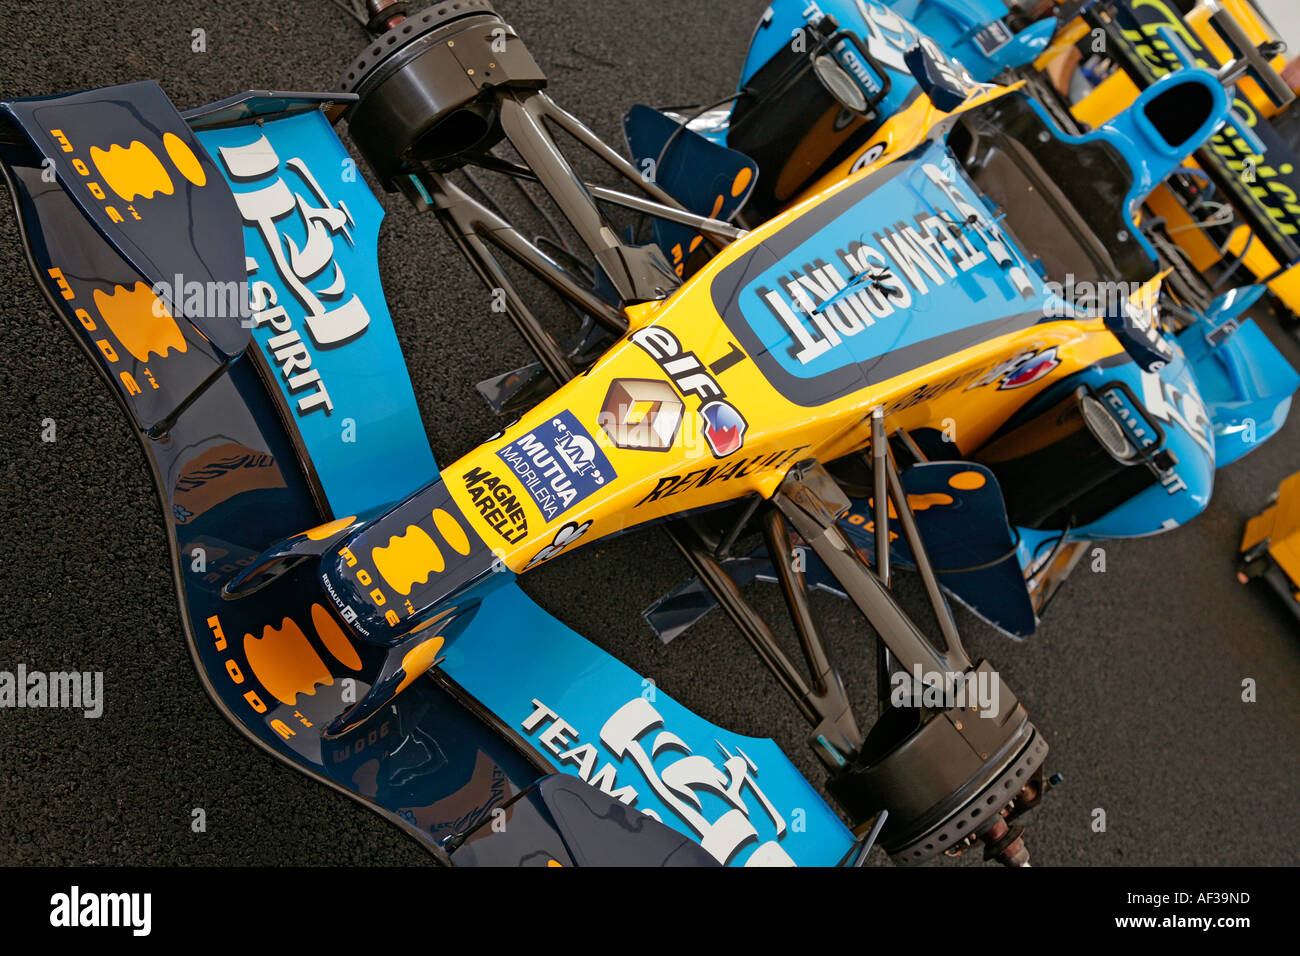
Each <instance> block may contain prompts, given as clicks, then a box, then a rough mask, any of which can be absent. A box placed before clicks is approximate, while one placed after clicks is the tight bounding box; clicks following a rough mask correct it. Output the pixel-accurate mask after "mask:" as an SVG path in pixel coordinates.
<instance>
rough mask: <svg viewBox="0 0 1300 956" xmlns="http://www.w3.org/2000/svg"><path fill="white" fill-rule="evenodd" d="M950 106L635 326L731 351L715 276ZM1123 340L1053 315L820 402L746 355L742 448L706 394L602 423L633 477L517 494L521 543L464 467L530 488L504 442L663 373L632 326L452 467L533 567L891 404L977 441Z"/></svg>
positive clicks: (831, 448) (764, 469)
mask: <svg viewBox="0 0 1300 956" xmlns="http://www.w3.org/2000/svg"><path fill="white" fill-rule="evenodd" d="M1010 89H1011V88H1008V87H987V88H985V89H983V90H981V91H979V92H977V93H975V94H973V95H972V96H971V97H970V99H969V100H968V101H967V102H966V103H965V104H963V106H962V107H961V108H960V109H962V110H964V109H970V108H972V107H974V106H977V105H979V104H981V103H984V102H986V101H988V100H989V99H991V98H993V97H996V96H1001V95H1005V94H1006V93H1007V92H1009V90H1010ZM947 115H950V114H945V113H941V112H939V111H937V110H935V109H934V107H933V106H932V105H930V102H929V100H928V98H926V97H924V96H922V97H919V98H918V99H917V101H916V102H915V103H913V105H912V106H911V107H910V108H909V109H908V110H905V111H903V112H902V113H900V114H899V115H898V116H896V117H894V118H893V119H892V120H891V121H890V122H889V123H887V124H886V125H885V127H884V128H883V129H882V130H881V132H880V133H879V134H878V135H877V137H875V141H878V142H884V143H886V144H887V146H886V148H885V149H884V150H883V151H882V153H881V155H880V156H879V157H878V158H877V159H876V161H875V162H873V163H871V164H870V165H864V166H862V168H860V169H859V170H858V171H856V172H852V173H850V172H849V165H850V164H849V163H847V162H846V165H845V167H844V168H842V169H839V170H836V171H834V172H832V173H831V174H830V175H829V176H827V177H826V178H825V179H824V180H822V181H821V182H820V183H819V184H817V185H816V186H814V187H813V189H812V190H810V191H809V193H807V194H805V197H803V198H801V199H800V200H798V201H796V202H795V203H794V204H793V205H792V206H791V207H790V208H789V209H787V210H786V211H785V212H783V213H781V214H780V215H778V216H776V217H775V218H774V219H772V220H771V221H769V222H767V223H765V224H764V225H762V226H761V227H759V228H758V229H755V230H754V231H752V232H750V233H749V234H747V235H746V236H744V237H743V238H741V239H739V240H737V241H735V242H733V243H732V244H731V245H729V246H728V247H726V248H725V249H723V250H722V251H721V252H720V253H719V254H718V255H717V256H715V257H714V258H713V260H712V261H710V262H709V263H708V265H706V266H705V267H704V268H703V269H702V270H700V271H699V272H698V273H696V274H695V275H693V276H692V277H691V278H690V280H688V281H687V282H686V283H685V284H684V285H683V286H681V287H680V288H679V289H678V290H677V291H676V292H675V293H674V294H672V295H671V296H670V297H668V298H667V299H665V300H663V301H662V302H654V303H647V304H643V305H635V306H631V307H629V308H628V309H627V310H626V313H627V316H628V320H629V325H630V331H631V332H636V331H637V330H638V329H644V328H646V327H647V326H654V327H655V328H656V329H659V330H665V331H667V332H669V333H671V335H672V336H673V337H674V338H675V339H676V340H677V341H678V342H680V344H681V347H682V350H683V352H686V351H689V352H690V353H693V355H694V356H696V357H697V358H698V359H699V360H700V362H701V363H702V364H703V366H705V367H708V366H712V365H714V364H716V363H718V360H719V359H722V358H724V357H726V356H727V355H729V354H731V353H732V352H733V350H734V349H736V348H737V346H736V344H735V341H734V337H733V333H732V332H731V331H730V330H729V329H728V328H727V326H726V324H725V323H724V322H723V321H722V320H721V319H720V317H719V315H718V312H717V310H716V308H715V306H714V304H713V301H712V296H711V287H712V285H713V279H714V277H716V276H717V275H718V274H719V273H720V272H722V271H723V270H724V269H726V268H727V266H729V265H730V264H731V263H733V262H735V261H736V260H737V259H739V258H740V257H742V256H744V255H745V254H746V253H748V252H749V251H751V250H752V249H754V247H756V246H758V245H760V244H761V243H762V242H764V240H766V239H767V238H769V237H770V236H772V235H773V234H775V233H777V232H778V231H780V230H781V229H782V228H784V227H785V226H786V225H788V224H789V223H791V222H792V221H793V220H794V219H795V218H797V217H799V216H801V215H804V214H806V213H807V212H808V210H809V209H810V208H811V207H813V206H815V205H816V204H818V203H823V202H827V201H828V200H831V199H832V198H833V197H834V196H835V195H836V194H837V193H838V192H839V191H841V190H843V189H845V188H847V187H848V186H850V185H851V184H852V183H855V182H857V181H858V180H859V179H861V178H862V177H865V176H869V175H871V174H872V172H874V171H875V170H877V169H878V168H879V167H881V166H884V165H886V164H888V163H889V162H890V161H891V160H892V159H896V158H898V157H899V156H901V155H904V154H906V153H907V152H909V151H910V150H911V149H912V148H913V147H915V146H917V145H918V144H920V143H921V142H922V141H923V140H924V139H925V138H926V136H927V135H928V134H929V133H930V131H931V129H932V128H933V126H934V124H935V123H936V122H937V121H939V120H942V119H943V118H944V117H945V116H947ZM1153 281H1158V279H1157V280H1153ZM1051 347H1055V348H1056V350H1057V351H1056V354H1057V357H1058V358H1059V360H1060V365H1059V366H1058V367H1057V368H1056V369H1055V370H1053V372H1052V373H1051V374H1050V375H1046V376H1044V378H1043V379H1042V380H1041V381H1038V382H1035V383H1033V384H1032V385H1029V386H1026V387H1024V388H1019V389H1016V390H1014V391H1002V390H999V389H998V388H997V387H996V383H990V382H989V381H987V379H988V376H989V374H990V373H991V372H993V371H994V370H995V369H997V368H998V367H999V366H1000V365H1002V364H1003V363H1005V362H1006V361H1007V360H1008V359H1009V358H1011V357H1013V356H1016V355H1018V354H1020V353H1022V352H1025V351H1031V350H1032V351H1041V350H1045V349H1048V348H1051ZM1120 351H1121V346H1120V344H1119V341H1118V340H1117V339H1116V338H1115V337H1114V336H1113V335H1112V334H1111V333H1110V332H1109V331H1107V330H1106V328H1105V325H1104V323H1103V322H1102V320H1101V319H1090V320H1089V319H1083V320H1081V319H1071V320H1068V321H1065V320H1062V321H1056V322H1042V323H1039V324H1036V325H1032V326H1030V327H1028V328H1024V329H1021V330H1020V331H1017V332H1012V333H1009V334H1006V335H1002V336H999V337H996V338H993V339H990V340H988V341H985V342H982V343H980V344H978V345H975V346H972V347H970V348H967V349H964V350H961V351H957V352H954V353H952V354H948V355H945V356H943V357H942V358H940V359H938V360H936V361H933V362H931V363H930V364H928V365H924V366H922V367H919V368H914V369H911V370H909V371H907V372H906V373H903V374H900V375H898V376H896V377H894V378H891V379H887V380H884V381H881V382H879V383H877V384H874V385H870V386H865V387H863V388H862V389H860V390H858V391H856V392H853V393H851V394H849V395H846V396H844V397H842V398H839V399H835V400H833V401H830V402H827V403H824V404H819V405H816V406H815V407H807V406H803V405H798V404H795V403H794V402H792V401H790V400H788V399H787V398H786V397H784V395H782V394H781V393H780V392H779V391H778V390H777V388H775V387H774V386H773V385H772V384H770V383H769V382H768V380H767V379H766V378H765V376H764V374H763V372H762V371H761V370H760V369H759V367H758V366H757V364H756V363H755V362H753V361H741V362H738V363H736V364H734V365H732V366H730V367H728V368H727V369H726V371H725V372H722V373H719V375H718V378H719V381H720V383H721V384H722V386H723V387H724V388H725V390H726V394H727V398H728V400H729V401H731V402H733V403H734V404H735V405H736V406H737V407H738V408H740V409H741V410H742V412H743V413H745V415H746V418H747V421H748V424H749V429H748V431H747V433H746V435H745V439H744V447H743V448H742V449H741V450H739V451H737V452H735V453H734V454H732V455H729V456H727V457H726V458H724V459H715V458H714V457H712V456H711V455H710V453H709V449H708V448H707V447H706V446H705V445H704V442H703V439H702V438H701V437H700V436H701V433H702V428H701V421H700V419H699V411H700V407H701V406H702V405H703V404H704V403H703V401H702V400H700V399H697V398H693V397H687V396H682V397H683V399H684V405H685V408H684V409H683V415H684V417H683V420H682V422H681V425H680V432H679V434H678V438H677V440H675V441H674V442H673V444H672V446H671V447H669V448H667V449H665V450H662V451H647V450H644V449H625V448H621V447H618V446H617V445H616V444H615V443H614V442H613V441H612V440H611V439H610V436H609V435H608V434H607V433H606V431H605V430H603V429H602V428H595V429H593V430H592V435H593V437H594V438H595V439H596V440H597V443H598V444H599V446H600V450H601V451H602V452H603V453H604V454H605V455H606V456H607V457H608V459H609V462H610V464H611V466H612V467H613V469H614V471H615V472H616V473H617V474H618V476H619V481H618V485H617V490H616V491H607V492H606V493H604V494H601V495H594V496H592V497H591V499H590V503H589V504H587V503H583V504H579V505H577V506H575V507H574V508H572V509H570V510H569V511H567V512H565V513H563V514H562V515H561V516H559V517H557V518H556V519H554V520H553V521H551V522H549V523H548V521H547V519H546V518H545V516H544V515H543V514H542V512H541V511H540V509H539V508H538V507H537V506H536V504H535V502H534V501H533V500H532V499H531V497H530V496H529V495H527V494H517V495H516V497H517V500H518V501H519V503H520V505H522V507H523V508H524V510H525V512H526V518H527V527H528V528H529V529H530V531H529V533H528V535H527V537H526V538H524V539H522V540H520V541H518V542H510V541H507V540H505V538H504V536H503V535H502V534H501V532H500V529H499V528H498V527H496V526H494V525H493V524H492V523H491V522H490V521H488V520H484V517H485V516H484V514H483V511H482V508H481V507H476V504H475V501H476V498H475V496H474V495H472V494H471V493H470V491H469V490H468V489H467V486H466V481H465V478H464V476H465V475H467V474H470V473H474V472H475V471H476V470H481V471H488V472H493V473H494V474H495V475H498V476H499V477H500V478H501V479H502V480H503V481H506V482H513V483H514V484H515V485H516V487H515V489H513V490H514V491H516V492H517V491H518V487H517V486H518V480H517V478H516V475H515V474H514V473H512V472H511V471H510V469H508V468H506V467H505V466H504V465H503V464H502V461H501V459H500V458H498V457H497V454H496V453H497V451H499V450H500V449H502V448H504V447H505V446H507V445H509V444H510V443H511V442H513V441H515V440H516V439H517V438H519V437H520V436H522V435H526V434H528V433H529V432H531V431H533V430H534V429H536V428H537V427H538V426H539V425H541V424H542V423H544V422H546V421H547V420H548V419H549V418H550V417H551V416H553V415H555V414H557V411H558V410H560V409H564V410H567V411H569V412H571V413H572V414H573V415H574V416H575V417H576V418H577V419H578V421H580V422H586V423H595V422H598V421H601V420H602V414H603V413H604V412H605V406H606V404H607V396H608V395H609V394H610V391H611V386H612V385H613V384H614V383H615V381H616V380H622V381H629V382H632V383H647V384H650V385H653V384H654V383H656V382H663V380H664V369H663V368H662V367H661V365H660V364H659V363H657V362H656V361H655V360H654V359H653V358H652V357H651V356H650V355H649V354H647V352H646V351H645V350H643V349H642V348H640V347H638V345H636V344H635V343H634V342H633V341H631V339H630V338H629V337H626V336H625V337H624V338H623V339H622V340H620V341H619V342H618V343H617V344H616V345H615V346H614V347H613V348H612V349H611V350H610V351H609V352H607V353H606V354H605V355H604V356H603V357H602V358H601V359H600V360H599V361H597V362H596V364H595V365H594V366H592V368H591V369H589V370H588V371H587V372H586V373H584V374H583V375H580V376H579V377H578V378H576V379H574V380H572V381H570V382H569V383H567V384H566V385H564V386H563V387H562V388H560V389H559V391H557V392H556V393H555V394H553V395H552V396H551V397H549V398H548V399H547V400H546V401H545V402H543V403H542V405H540V406H538V407H537V408H534V409H533V410H531V411H530V412H528V413H527V414H525V415H524V416H523V417H522V418H521V419H520V420H519V421H518V422H517V423H515V424H514V425H512V426H511V427H510V428H509V429H507V430H506V431H505V433H504V434H503V435H501V436H498V437H497V438H496V439H494V440H493V441H490V442H488V443H486V444H484V445H482V446H480V447H479V448H477V449H475V450H474V451H472V452H470V453H469V454H468V455H466V456H465V457H463V458H461V459H460V460H459V461H457V462H455V463H454V464H452V465H451V466H449V467H447V468H446V469H444V471H443V478H444V480H445V482H446V485H447V488H448V489H449V491H450V492H451V495H452V498H453V499H454V500H455V502H456V504H457V505H458V506H459V507H460V509H461V511H462V512H463V513H464V514H465V515H466V516H467V518H468V519H469V520H470V521H471V522H472V523H473V524H474V526H475V531H477V532H478V534H479V535H481V536H482V537H483V539H484V540H485V541H490V542H493V545H494V546H495V547H498V555H499V556H500V558H501V560H502V561H503V563H504V564H505V565H506V566H508V567H509V568H511V569H512V570H514V571H522V570H524V569H525V568H527V567H531V566H533V565H535V564H537V563H538V560H539V559H538V547H539V544H544V543H546V542H547V541H549V540H551V539H552V538H554V536H555V535H556V534H557V533H558V532H559V531H560V529H561V528H563V527H565V526H575V527H582V529H583V530H582V543H584V544H585V543H588V542H590V541H593V540H596V539H599V538H601V537H604V536H606V535H610V534H614V533H617V532H620V531H623V530H625V529H627V528H629V527H633V526H636V525H641V524H644V523H646V522H649V521H654V520H656V519H663V518H669V517H673V516H676V515H679V514H681V513H683V512H689V511H692V510H695V509H700V508H705V507H708V506H711V505H717V504H721V503H724V502H726V501H730V500H735V499H737V498H739V497H742V496H743V495H745V494H748V493H751V492H757V493H759V494H760V495H762V496H763V497H770V496H771V495H772V494H773V492H774V491H775V490H776V487H777V485H779V484H780V482H781V481H782V479H783V478H784V477H785V473H786V471H787V470H788V469H789V467H790V466H791V465H792V464H794V463H795V462H797V461H800V460H803V459H807V458H815V459H817V460H818V461H823V462H826V461H832V460H834V459H837V458H840V457H842V456H844V455H846V454H849V453H850V452H852V451H854V450H855V449H861V448H863V447H865V446H867V445H869V443H870V442H869V436H870V430H871V425H870V416H871V413H872V410H873V409H875V408H876V407H878V406H879V407H881V408H882V409H883V411H884V414H885V418H886V422H885V424H886V428H887V429H888V430H889V431H891V432H892V431H893V430H895V429H900V428H901V429H915V428H919V427H922V426H927V425H928V426H931V427H934V428H938V429H942V430H943V432H944V434H945V435H947V436H949V437H950V438H951V439H952V440H953V441H955V442H956V443H957V444H958V446H959V447H962V448H976V447H978V446H979V445H981V444H983V443H984V442H985V441H986V440H987V439H988V438H989V437H990V436H991V435H992V433H993V432H994V431H995V430H996V429H997V428H998V427H999V426H1000V425H1001V424H1002V423H1003V422H1005V421H1006V420H1007V419H1008V418H1009V417H1010V416H1011V414H1012V413H1013V412H1015V411H1016V410H1017V409H1019V408H1020V407H1021V406H1023V405H1024V404H1025V403H1026V402H1028V401H1029V400H1031V399H1032V398H1033V396H1034V395H1035V394H1037V393H1038V392H1039V391H1041V390H1042V389H1044V388H1047V387H1048V386H1049V385H1050V384H1052V383H1054V382H1056V381H1059V380H1060V379H1061V378H1063V377H1065V376H1067V375H1070V374H1072V373H1074V372H1076V371H1078V370H1080V369H1083V368H1086V367H1087V366H1089V365H1092V364H1093V363H1096V362H1098V361H1099V360H1101V359H1103V358H1106V357H1107V356H1110V355H1114V354H1117V353H1119V352H1120ZM629 394H631V395H633V396H635V395H636V394H637V389H636V388H632V389H630V390H629ZM657 398H658V396H656V395H655V394H654V393H653V392H652V391H650V390H648V389H647V390H645V391H644V392H643V393H642V399H643V403H644V405H645V408H644V410H643V411H644V413H645V414H649V413H650V412H651V411H652V410H653V408H654V404H655V401H656V399H657ZM633 400H634V401H636V400H637V399H635V397H634V399H633ZM478 500H479V501H481V500H482V498H481V497H479V498H478ZM586 522H591V524H590V525H587V524H586ZM533 529H539V530H538V531H536V532H534V530H533ZM559 550H561V549H559V548H557V549H556V553H559ZM542 560H545V558H542Z"/></svg>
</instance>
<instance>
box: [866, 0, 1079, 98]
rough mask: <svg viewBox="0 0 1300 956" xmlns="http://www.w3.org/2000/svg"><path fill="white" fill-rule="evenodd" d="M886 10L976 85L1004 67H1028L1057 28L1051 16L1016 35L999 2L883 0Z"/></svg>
mask: <svg viewBox="0 0 1300 956" xmlns="http://www.w3.org/2000/svg"><path fill="white" fill-rule="evenodd" d="M887 2H888V5H889V7H890V9H892V10H894V11H895V12H896V13H898V14H899V15H901V16H904V17H906V18H907V19H908V20H910V21H911V22H912V23H914V24H915V25H916V27H917V29H918V30H920V31H921V32H922V33H924V34H925V35H926V36H928V37H930V38H931V39H933V40H934V41H935V42H936V43H937V44H939V46H940V47H942V48H943V49H945V50H947V51H948V52H949V53H951V54H952V55H953V56H955V57H956V58H957V59H958V60H960V61H961V62H962V65H963V66H965V67H966V69H967V70H968V71H969V72H970V74H971V76H973V77H974V78H975V79H977V80H979V81H980V82H982V83H984V82H988V81H989V80H992V79H993V78H994V77H996V76H997V75H998V74H999V73H1001V72H1002V71H1003V70H1006V69H1014V68H1015V67H1018V66H1024V65H1025V64H1027V63H1032V62H1033V61H1034V60H1035V59H1036V58H1037V57H1038V55H1039V54H1040V53H1042V52H1043V51H1044V50H1046V49H1047V47H1048V45H1049V44H1050V43H1051V41H1052V36H1053V35H1054V34H1055V33H1056V28H1057V26H1058V24H1057V20H1056V18H1055V17H1051V16H1049V17H1046V18H1044V19H1042V20H1037V21H1035V22H1034V23H1031V24H1030V25H1029V26H1027V27H1025V28H1024V29H1023V30H1020V31H1019V32H1012V30H1011V28H1010V27H1008V26H1007V24H1006V22H1005V18H1006V15H1007V7H1006V4H1004V3H1003V2H1002V0H887Z"/></svg>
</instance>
